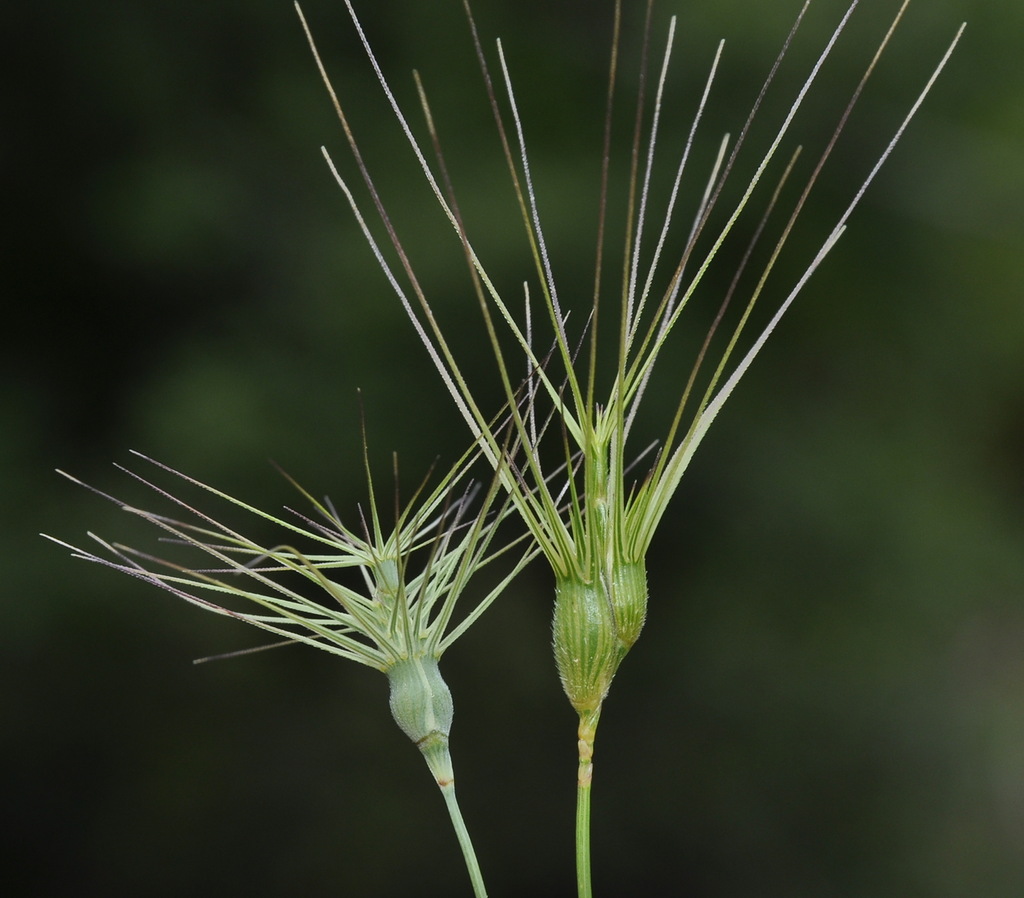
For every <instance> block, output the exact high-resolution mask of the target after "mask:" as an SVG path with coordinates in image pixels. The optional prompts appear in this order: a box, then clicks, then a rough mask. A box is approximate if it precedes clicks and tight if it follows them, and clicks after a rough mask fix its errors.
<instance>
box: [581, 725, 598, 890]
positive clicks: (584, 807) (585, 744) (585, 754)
mask: <svg viewBox="0 0 1024 898" xmlns="http://www.w3.org/2000/svg"><path fill="white" fill-rule="evenodd" d="M579 715H580V726H579V743H578V745H579V757H580V764H579V771H578V774H577V778H576V891H577V894H578V896H579V898H592V895H593V888H592V884H591V878H590V783H591V780H592V779H593V776H594V738H595V736H596V734H597V721H598V718H599V717H600V716H601V706H600V705H598V707H597V708H596V709H594V710H589V711H580V712H579Z"/></svg>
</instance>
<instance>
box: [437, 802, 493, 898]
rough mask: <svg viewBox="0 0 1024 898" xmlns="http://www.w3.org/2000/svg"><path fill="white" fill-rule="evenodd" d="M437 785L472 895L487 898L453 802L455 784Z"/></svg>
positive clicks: (464, 829) (474, 858)
mask: <svg viewBox="0 0 1024 898" xmlns="http://www.w3.org/2000/svg"><path fill="white" fill-rule="evenodd" d="M438 785H440V786H441V794H442V795H443V796H444V803H445V804H446V805H447V806H448V814H449V816H450V817H451V818H452V826H453V827H454V828H455V835H456V836H458V839H459V847H460V848H462V856H463V857H464V858H465V859H466V870H467V871H469V879H470V882H472V883H473V894H474V895H475V896H476V898H487V889H486V887H485V886H484V878H483V875H482V874H481V873H480V864H478V863H477V860H476V852H475V851H474V850H473V842H472V841H471V840H470V838H469V830H467V829H466V822H465V820H463V819H462V811H460V810H459V803H458V801H456V800H455V783H454V782H447V783H445V784H443V785H441V784H440V783H439V784H438Z"/></svg>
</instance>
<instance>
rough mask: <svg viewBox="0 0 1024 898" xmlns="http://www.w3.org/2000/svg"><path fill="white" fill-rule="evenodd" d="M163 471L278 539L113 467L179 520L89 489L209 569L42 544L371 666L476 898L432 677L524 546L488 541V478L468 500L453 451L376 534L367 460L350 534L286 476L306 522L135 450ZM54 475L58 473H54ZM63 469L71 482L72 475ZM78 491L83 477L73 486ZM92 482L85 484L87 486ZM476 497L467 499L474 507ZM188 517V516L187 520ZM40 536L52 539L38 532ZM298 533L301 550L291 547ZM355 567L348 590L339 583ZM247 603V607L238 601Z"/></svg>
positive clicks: (444, 691)
mask: <svg viewBox="0 0 1024 898" xmlns="http://www.w3.org/2000/svg"><path fill="white" fill-rule="evenodd" d="M135 454H136V455H137V456H138V457H139V458H140V459H142V460H143V461H146V462H149V463H150V464H152V465H155V466H156V467H157V468H158V469H160V470H161V471H163V472H165V473H167V474H171V475H173V476H174V477H175V478H177V481H179V483H178V485H179V486H181V485H188V486H191V487H196V488H198V489H200V490H201V491H203V492H205V493H206V494H208V495H211V496H213V497H215V498H217V499H220V500H222V501H223V502H226V503H227V504H228V505H229V506H234V507H235V508H239V509H242V510H243V511H245V512H248V513H249V514H252V515H255V516H257V517H258V518H262V519H263V520H265V521H269V522H270V523H272V524H274V525H276V526H277V527H279V528H281V529H282V530H283V531H284V533H285V535H286V538H287V539H288V540H289V542H288V543H283V544H280V545H272V546H268V545H263V544H261V543H260V542H257V541H254V540H252V539H250V538H249V537H247V536H245V535H243V534H242V533H241V532H240V531H238V530H236V529H234V528H233V527H231V526H228V525H227V524H224V523H221V522H220V521H218V520H217V519H215V518H213V517H212V516H211V515H210V514H208V513H206V512H204V511H199V510H198V509H196V508H195V507H193V506H191V505H189V504H187V503H186V502H185V501H184V500H182V499H180V498H177V497H176V496H175V494H174V493H172V492H170V491H169V489H165V488H163V487H160V486H157V485H156V484H155V483H153V482H151V481H150V480H147V479H145V478H143V477H142V476H141V475H139V474H136V473H134V472H132V471H128V470H127V469H124V468H122V470H124V471H126V473H128V474H130V475H131V476H132V477H133V478H135V479H136V480H138V481H140V482H141V483H143V484H145V485H146V486H148V487H151V488H152V490H153V491H154V492H155V493H157V494H158V495H159V496H160V497H162V498H163V499H164V500H166V501H168V502H169V503H170V504H171V505H172V506H173V507H175V508H177V509H178V511H179V512H184V513H185V514H186V515H187V516H188V517H189V518H190V520H189V521H181V520H177V519H176V518H173V517H169V516H167V515H165V514H162V513H157V512H153V511H148V510H145V509H141V508H135V507H133V506H130V505H128V504H126V503H124V502H122V501H120V500H118V499H115V498H114V497H112V496H109V495H106V494H105V493H100V492H99V490H93V491H94V492H97V493H99V495H101V496H104V498H106V499H109V500H110V501H112V502H114V503H115V504H117V505H118V506H120V507H121V508H122V509H123V510H124V511H127V512H129V513H130V514H133V515H137V516H138V517H140V518H142V519H143V520H144V521H146V522H148V523H150V524H153V525H154V526H156V527H157V528H158V529H159V530H161V531H163V533H164V534H165V535H166V537H165V539H166V541H169V542H170V543H171V544H173V545H175V546H177V547H178V548H179V549H185V550H187V551H186V555H192V556H194V555H195V554H196V553H198V554H199V557H200V558H202V559H204V560H205V561H206V563H207V564H213V565H214V566H212V567H206V566H193V563H184V562H179V561H176V560H174V559H172V558H168V557H157V556H154V555H152V554H150V553H148V552H145V551H142V550H139V549H134V548H131V547H129V546H125V545H121V544H117V543H108V542H107V541H105V540H103V539H102V538H100V537H98V536H95V535H93V534H90V536H91V537H92V538H93V539H94V540H95V541H96V542H97V543H98V544H99V545H100V546H101V547H102V548H103V549H104V550H106V553H107V554H106V555H97V554H96V553H94V552H91V551H89V550H87V549H82V548H79V547H77V546H73V545H71V544H69V543H66V542H63V541H62V540H57V539H54V540H53V541H54V542H56V543H58V544H59V545H62V546H65V547H66V548H69V549H71V551H72V554H73V555H74V556H75V557H76V558H81V559H84V560H86V561H92V562H95V563H98V564H102V565H104V566H106V567H109V568H112V569H114V570H116V571H120V572H122V573H125V574H128V575H130V576H132V577H136V578H138V579H140V580H142V581H144V582H146V583H150V584H152V585H154V586H157V587H160V588H161V589H164V590H167V591H168V592H170V593H172V594H173V595H175V596H177V597H179V598H181V599H184V600H185V601H187V602H189V603H191V604H192V605H195V606H196V607H198V608H201V609H203V610H204V611H209V612H212V613H214V614H218V615H222V616H225V617H230V618H234V619H235V620H239V621H243V622H244V623H247V624H250V625H251V626H254V627H258V628H259V629H261V630H264V631H266V632H269V633H271V634H273V635H275V636H277V637H279V638H280V639H282V640H283V641H284V642H283V643H280V642H279V643H275V645H280V644H286V643H302V644H305V645H309V646H313V647H314V648H318V649H321V650H322V651H325V652H329V653H331V654H333V655H336V656H338V657H340V658H344V659H347V660H349V661H354V662H356V663H358V664H363V665H365V666H367V667H371V668H373V669H375V670H379V671H381V672H382V673H384V674H385V675H386V676H387V678H388V683H389V686H390V707H391V713H392V716H393V717H394V719H395V722H396V723H397V724H398V726H399V727H400V728H401V730H402V731H403V732H404V733H405V734H406V735H407V736H408V737H409V738H410V739H411V740H412V742H413V743H414V744H415V745H416V747H417V748H418V749H419V750H420V752H421V753H422V754H423V757H424V759H425V760H426V762H427V766H428V768H429V769H430V772H431V774H432V775H433V777H434V779H435V781H436V782H437V785H438V788H439V789H440V790H441V794H442V796H443V797H444V801H445V805H446V807H447V809H448V813H449V816H450V817H451V821H452V826H453V827H454V829H455V833H456V835H457V837H458V840H459V845H460V847H461V848H462V851H463V855H464V857H465V861H466V868H467V870H468V871H469V876H470V880H471V882H472V884H473V889H474V892H475V894H476V895H478V896H483V895H485V894H486V891H485V889H484V883H483V877H482V875H481V872H480V866H479V864H478V862H477V858H476V853H475V851H474V850H473V844H472V842H471V840H470V837H469V833H468V831H467V829H466V825H465V822H464V820H463V818H462V813H461V811H460V810H459V805H458V802H457V800H456V797H455V773H454V769H453V767H452V760H451V753H450V750H449V744H448V743H449V734H450V731H451V725H452V714H453V705H452V695H451V691H450V690H449V688H448V685H447V683H446V682H445V681H444V679H443V678H442V676H441V671H440V667H439V661H440V659H441V656H442V655H443V654H444V652H445V651H447V650H448V649H449V648H450V647H451V646H452V645H453V644H454V642H455V641H456V640H457V639H458V638H459V637H460V636H462V634H464V633H465V632H466V630H467V629H469V627H470V626H471V625H472V624H473V623H474V622H475V621H476V620H477V619H478V618H479V617H480V615H481V614H482V613H483V612H484V611H485V610H486V608H487V606H488V605H490V604H491V603H492V602H493V601H494V600H495V599H496V598H497V597H498V595H499V594H500V593H501V592H502V590H503V589H504V588H505V586H507V584H508V583H509V582H510V581H511V580H512V579H513V578H514V577H515V575H516V574H517V573H518V572H519V571H520V570H521V569H522V568H523V567H524V566H525V565H526V564H527V563H528V562H529V561H530V559H531V558H532V557H533V555H534V554H535V550H534V549H533V548H532V547H530V546H529V545H527V546H526V548H525V549H524V548H523V547H522V545H519V546H518V548H517V544H521V543H522V542H523V540H522V539H521V538H518V537H516V538H514V539H513V540H512V541H511V542H507V543H505V544H502V545H501V546H500V547H497V548H495V546H494V538H495V535H496V530H497V528H498V527H499V526H500V525H501V523H502V520H503V519H504V517H505V516H506V513H507V511H508V504H507V502H506V503H504V504H503V505H501V506H500V507H495V503H494V500H495V498H496V492H497V490H496V487H497V484H496V482H495V483H492V484H491V487H490V489H489V490H488V491H487V492H486V494H485V495H484V496H483V497H482V501H480V502H479V504H476V503H475V500H476V499H478V498H480V497H479V496H478V495H477V494H478V493H479V492H480V491H479V489H477V488H474V487H473V485H472V484H471V483H466V476H467V473H468V471H469V467H470V463H471V461H472V459H473V456H474V455H475V453H470V454H467V455H466V456H464V457H463V458H462V459H460V460H459V462H458V463H457V464H456V466H455V467H454V468H453V469H452V470H451V471H449V472H448V473H447V474H446V475H445V476H444V477H442V478H441V479H440V482H439V483H438V485H437V486H436V487H434V488H433V489H432V490H431V491H429V492H427V491H426V489H425V486H426V485H425V484H424V485H423V486H421V488H420V489H419V490H418V491H417V493H416V494H415V495H414V496H413V498H412V499H411V501H410V502H409V503H408V504H407V505H406V506H405V507H404V508H398V507H397V498H396V508H395V522H394V525H393V528H392V529H388V527H387V525H386V523H385V521H384V511H383V509H382V508H381V507H380V506H379V504H378V501H377V499H376V496H375V493H374V488H373V480H372V478H371V477H370V469H369V464H368V463H367V466H366V474H367V482H368V486H369V509H368V511H369V514H368V516H367V515H366V514H361V516H360V517H361V522H360V528H359V529H353V528H351V527H349V526H347V525H346V524H344V523H343V522H342V520H341V518H340V517H339V515H338V513H337V511H335V510H334V508H333V507H332V506H331V504H330V502H329V501H324V502H320V501H318V500H316V499H314V498H313V497H312V496H311V495H310V494H309V493H307V492H306V491H305V490H302V489H301V488H300V487H298V485H297V484H294V481H292V483H293V484H294V485H295V486H296V488H297V489H299V492H300V493H301V494H302V496H303V497H304V498H305V499H306V500H307V501H308V502H309V503H310V505H311V506H312V507H313V508H314V510H315V511H316V512H317V514H318V516H319V520H317V519H313V518H308V517H306V516H305V515H298V514H294V515H293V516H294V518H295V520H294V521H287V520H284V519H282V518H278V517H276V516H275V515H272V514H269V513H268V512H265V511H261V510H259V509H258V508H256V507H254V506H252V505H249V504H247V503H245V502H243V501H241V500H239V499H236V498H233V497H232V496H229V495H227V494H225V493H223V492H221V491H220V490H217V489H214V488H213V487H210V486H207V485H206V484H204V483H201V482H199V481H198V480H194V479H193V478H191V477H188V476H186V475H185V474H182V473H180V472H178V471H175V470H174V469H172V468H170V467H168V466H166V465H163V464H161V463H159V462H156V461H153V460H152V459H149V458H146V457H145V456H142V455H141V454H139V453H135ZM61 473H63V472H61ZM64 476H66V477H68V478H69V479H70V480H72V481H73V482H75V483H79V484H81V481H78V480H77V479H76V478H74V477H71V476H70V475H68V474H65V475H64ZM82 485H83V486H84V484H82ZM89 488H90V489H92V487H89ZM475 504H476V507H474V505H475ZM196 522H198V523H196ZM48 538H49V539H53V537H48ZM297 539H298V540H301V541H302V542H303V543H305V544H306V545H307V546H308V547H309V548H302V549H300V548H298V547H297V545H296V543H295V541H296V540H297ZM510 550H516V551H517V552H518V554H517V555H516V557H515V558H514V559H513V560H512V562H511V565H510V568H509V570H508V571H506V572H505V573H504V574H503V576H501V578H500V579H499V581H498V583H497V584H496V585H495V586H493V587H492V588H491V589H490V590H489V591H488V592H487V593H486V595H484V596H483V597H482V598H480V599H479V600H477V602H476V604H475V606H474V607H473V608H472V609H471V610H470V611H469V612H468V613H467V614H465V615H464V616H463V617H462V618H461V619H458V618H457V617H456V615H455V612H456V604H457V603H458V601H459V599H460V598H461V597H462V596H463V593H464V592H465V590H466V587H467V585H468V583H469V580H470V578H471V577H472V576H473V575H474V574H475V573H476V572H477V571H478V570H480V569H481V568H482V567H485V566H486V565H488V564H490V563H491V562H492V561H494V560H495V559H497V558H499V557H501V556H503V555H505V554H506V553H508V552H510ZM348 572H354V573H356V574H358V578H359V580H361V581H362V588H354V587H353V586H351V585H347V582H346V581H347V580H350V579H351V574H350V573H348ZM253 605H255V606H256V608H257V610H256V611H255V612H254V611H250V610H246V607H247V606H253Z"/></svg>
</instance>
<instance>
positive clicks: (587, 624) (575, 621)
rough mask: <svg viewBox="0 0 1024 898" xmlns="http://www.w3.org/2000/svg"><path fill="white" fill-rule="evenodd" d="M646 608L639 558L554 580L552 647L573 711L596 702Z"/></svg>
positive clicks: (644, 577)
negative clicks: (593, 574) (587, 574)
mask: <svg viewBox="0 0 1024 898" xmlns="http://www.w3.org/2000/svg"><path fill="white" fill-rule="evenodd" d="M646 612H647V571H646V569H645V567H644V564H643V562H642V561H640V562H618V563H614V564H613V565H612V566H611V570H604V569H602V570H600V571H599V573H598V575H597V576H596V577H593V578H592V579H590V580H589V581H588V580H583V579H580V578H578V577H571V576H570V577H565V578H559V579H558V580H557V582H556V584H555V619H554V643H555V645H554V648H555V661H556V663H557V664H558V674H559V676H560V677H561V679H562V688H563V689H564V690H565V694H566V695H567V696H568V697H569V701H570V702H571V703H572V706H573V707H574V708H575V709H576V710H577V711H581V712H582V711H595V710H597V709H598V708H600V706H601V702H602V701H604V697H605V695H607V694H608V687H609V686H611V682H612V678H613V677H614V676H615V671H617V670H618V668H619V664H620V663H621V662H622V659H623V658H625V657H626V653H627V652H628V651H629V650H630V648H632V646H633V643H634V642H636V640H637V638H638V637H639V636H640V630H641V629H642V628H643V625H644V617H645V615H646Z"/></svg>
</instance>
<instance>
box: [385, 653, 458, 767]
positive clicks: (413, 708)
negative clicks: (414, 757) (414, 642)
mask: <svg viewBox="0 0 1024 898" xmlns="http://www.w3.org/2000/svg"><path fill="white" fill-rule="evenodd" d="M387 675H388V683H389V684H390V686H391V714H392V715H393V716H394V718H395V723H397V724H398V725H399V726H400V727H401V728H402V732H404V733H405V735H407V736H408V737H409V738H410V739H412V741H413V742H415V743H416V747H417V748H419V750H420V751H421V752H422V753H423V757H424V758H425V759H426V761H427V766H429V767H430V770H431V772H432V773H433V774H434V777H435V778H436V779H437V783H438V785H439V786H445V785H447V784H448V783H450V782H451V781H452V780H453V779H454V774H453V772H452V762H451V756H450V755H449V753H448V735H449V733H450V732H451V728H452V712H453V709H452V694H451V690H449V689H448V684H447V683H445V681H444V680H443V679H442V678H441V671H440V670H439V669H438V666H437V658H435V657H433V656H429V655H428V656H425V657H423V656H421V657H413V658H407V659H403V660H401V661H398V662H396V663H395V664H394V665H392V666H391V667H390V668H389V669H388V670H387Z"/></svg>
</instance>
